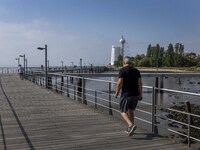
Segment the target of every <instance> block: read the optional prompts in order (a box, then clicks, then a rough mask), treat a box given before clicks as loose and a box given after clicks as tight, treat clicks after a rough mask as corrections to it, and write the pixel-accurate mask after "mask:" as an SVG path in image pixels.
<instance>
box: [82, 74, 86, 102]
mask: <svg viewBox="0 0 200 150" xmlns="http://www.w3.org/2000/svg"><path fill="white" fill-rule="evenodd" d="M82 103H83V104H86V105H87V101H86V100H85V79H84V77H83V78H82Z"/></svg>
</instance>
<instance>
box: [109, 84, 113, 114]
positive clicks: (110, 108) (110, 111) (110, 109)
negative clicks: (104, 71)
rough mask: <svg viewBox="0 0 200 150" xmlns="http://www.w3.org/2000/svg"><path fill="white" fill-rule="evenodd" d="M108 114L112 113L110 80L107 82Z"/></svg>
mask: <svg viewBox="0 0 200 150" xmlns="http://www.w3.org/2000/svg"><path fill="white" fill-rule="evenodd" d="M109 114H110V115H113V113H112V105H111V82H109Z"/></svg>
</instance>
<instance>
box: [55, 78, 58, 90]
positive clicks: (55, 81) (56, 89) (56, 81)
mask: <svg viewBox="0 0 200 150" xmlns="http://www.w3.org/2000/svg"><path fill="white" fill-rule="evenodd" d="M55 82H56V84H55V86H56V92H58V90H57V75H56V81H55Z"/></svg>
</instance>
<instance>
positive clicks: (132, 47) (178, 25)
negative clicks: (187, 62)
mask: <svg viewBox="0 0 200 150" xmlns="http://www.w3.org/2000/svg"><path fill="white" fill-rule="evenodd" d="M122 34H123V35H124V38H125V39H126V41H127V45H126V50H125V54H127V55H128V54H130V55H131V56H135V55H136V54H146V49H147V47H148V45H149V44H152V45H156V44H157V43H158V44H160V46H164V47H165V48H167V46H168V44H169V43H172V44H175V43H177V42H179V43H182V44H183V45H184V46H185V51H187V52H191V51H193V52H196V53H200V0H1V1H0V66H16V65H17V61H16V60H15V58H17V57H18V56H19V55H21V54H25V55H26V57H27V59H28V66H35V65H38V66H40V65H41V64H44V51H39V50H37V47H39V46H40V47H44V45H45V44H47V45H48V59H49V61H50V66H51V65H61V61H64V65H67V66H68V65H71V62H73V63H74V64H75V65H78V63H79V60H80V58H82V59H83V64H86V65H88V64H89V63H93V64H94V65H103V64H109V63H110V57H111V47H112V45H115V46H120V43H119V39H120V38H121V35H122ZM22 59H23V58H21V63H22Z"/></svg>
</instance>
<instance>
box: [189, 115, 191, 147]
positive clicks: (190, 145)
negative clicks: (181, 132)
mask: <svg viewBox="0 0 200 150" xmlns="http://www.w3.org/2000/svg"><path fill="white" fill-rule="evenodd" d="M190 125H191V114H190V113H188V147H191V140H190Z"/></svg>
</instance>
